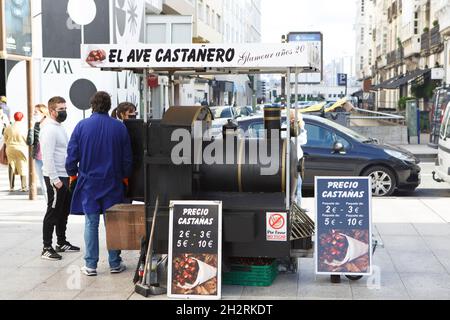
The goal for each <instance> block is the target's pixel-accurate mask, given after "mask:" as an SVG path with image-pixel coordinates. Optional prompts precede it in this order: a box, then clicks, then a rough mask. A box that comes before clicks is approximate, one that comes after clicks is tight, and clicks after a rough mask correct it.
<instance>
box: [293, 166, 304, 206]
mask: <svg viewBox="0 0 450 320" xmlns="http://www.w3.org/2000/svg"><path fill="white" fill-rule="evenodd" d="M302 183H303V180H302V176H301V175H300V174H299V175H298V181H297V196H296V199H295V200H296V202H297V205H298V206H299V207H301V204H302Z"/></svg>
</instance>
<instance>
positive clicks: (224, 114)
mask: <svg viewBox="0 0 450 320" xmlns="http://www.w3.org/2000/svg"><path fill="white" fill-rule="evenodd" d="M210 109H211V112H212V114H213V115H214V119H224V118H225V119H227V118H233V114H232V113H231V108H230V107H212V108H210Z"/></svg>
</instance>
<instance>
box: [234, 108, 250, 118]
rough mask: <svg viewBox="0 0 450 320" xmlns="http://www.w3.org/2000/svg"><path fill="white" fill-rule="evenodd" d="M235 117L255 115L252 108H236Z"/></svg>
mask: <svg viewBox="0 0 450 320" xmlns="http://www.w3.org/2000/svg"><path fill="white" fill-rule="evenodd" d="M235 110H236V113H237V117H249V116H252V115H254V114H255V112H254V111H253V107H252V106H244V107H236V108H235Z"/></svg>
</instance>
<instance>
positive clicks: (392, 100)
mask: <svg viewBox="0 0 450 320" xmlns="http://www.w3.org/2000/svg"><path fill="white" fill-rule="evenodd" d="M356 3H357V20H356V23H355V30H356V32H357V34H358V38H357V44H356V54H355V56H356V71H357V77H358V79H359V80H361V81H363V91H364V92H365V93H366V94H373V95H375V96H376V97H375V99H374V101H375V106H373V107H374V108H378V109H391V110H396V109H397V108H398V101H399V100H400V98H402V97H410V96H415V95H417V98H419V100H420V106H421V109H422V110H427V109H428V108H429V105H428V102H429V98H430V97H429V94H428V96H427V95H424V94H421V95H419V94H418V93H417V91H416V89H417V88H425V89H424V90H427V91H430V90H429V88H430V87H435V86H437V85H439V84H441V83H442V82H449V80H450V74H449V70H450V68H449V59H448V56H449V53H448V51H449V46H448V42H449V36H450V22H449V21H450V1H448V0H357V1H356ZM432 68H443V69H444V70H445V77H444V79H436V80H435V79H431V69H432ZM439 80H441V81H439Z"/></svg>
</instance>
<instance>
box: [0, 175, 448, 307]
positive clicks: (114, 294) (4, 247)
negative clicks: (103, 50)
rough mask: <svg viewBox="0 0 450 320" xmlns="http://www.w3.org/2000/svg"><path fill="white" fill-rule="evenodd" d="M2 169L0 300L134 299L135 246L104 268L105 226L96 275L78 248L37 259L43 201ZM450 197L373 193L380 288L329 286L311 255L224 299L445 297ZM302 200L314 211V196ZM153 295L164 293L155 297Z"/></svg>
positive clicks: (74, 234)
mask: <svg viewBox="0 0 450 320" xmlns="http://www.w3.org/2000/svg"><path fill="white" fill-rule="evenodd" d="M7 189H8V188H7V177H6V171H5V167H3V166H0V299H38V300H43V299H64V300H71V299H87V300H125V299H130V300H136V299H137V300H138V299H144V298H143V297H141V296H139V295H136V294H134V292H133V284H132V278H133V272H134V268H135V264H136V263H137V259H138V252H124V253H123V258H124V262H125V263H126V264H127V266H128V270H127V271H126V272H124V273H122V274H119V275H111V274H109V269H108V264H107V255H106V248H105V246H106V245H105V231H104V228H103V227H101V228H100V244H101V248H100V252H101V258H100V263H99V268H98V271H99V275H98V276H97V277H93V278H87V277H85V276H83V275H81V274H80V272H79V268H80V267H81V266H83V262H84V261H83V253H75V254H64V259H63V260H62V261H59V262H50V261H44V260H41V259H40V253H41V250H42V244H41V238H42V236H41V234H42V231H41V229H42V219H43V216H44V212H45V203H44V201H43V198H42V197H40V198H39V200H38V201H34V202H31V201H28V200H27V198H28V197H27V195H25V194H17V195H10V194H9V193H8V192H7V191H5V190H7ZM449 202H450V200H449V198H438V197H436V198H434V197H428V198H397V197H393V198H386V199H374V201H373V222H374V235H375V237H376V238H377V239H378V240H380V241H381V242H382V243H383V244H384V247H381V248H378V249H377V251H376V253H375V255H374V264H375V265H376V266H378V267H379V270H380V281H381V283H380V287H379V288H375V289H373V288H369V287H368V286H367V279H366V278H364V279H362V280H360V281H357V282H350V281H349V280H348V279H346V278H343V279H342V283H341V284H331V283H330V281H329V277H326V276H316V275H315V274H314V260H313V259H309V258H302V259H299V271H298V273H296V274H281V275H279V276H278V277H277V279H276V280H275V282H274V284H273V285H272V286H271V287H268V288H264V287H243V286H224V287H223V292H222V294H223V298H224V299H255V300H258V299H269V300H272V299H273V300H277V299H346V300H347V299H355V300H357V299H382V300H386V299H433V300H435V299H450V225H449V222H450V211H449V210H448V208H449V204H450V203H449ZM304 206H305V207H307V208H309V209H310V210H311V215H312V216H314V211H313V210H314V209H313V208H314V199H313V198H306V199H305V200H304ZM83 229H84V217H75V216H71V217H70V219H69V225H68V233H67V234H68V240H69V241H71V242H72V243H73V244H75V245H80V246H81V247H82V248H84V242H83ZM154 299H167V297H165V296H162V297H155V298H154Z"/></svg>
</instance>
